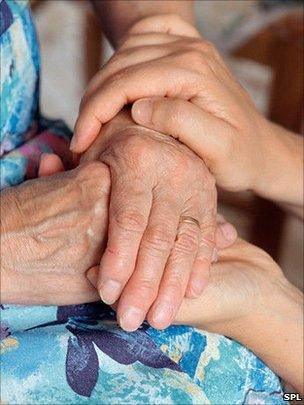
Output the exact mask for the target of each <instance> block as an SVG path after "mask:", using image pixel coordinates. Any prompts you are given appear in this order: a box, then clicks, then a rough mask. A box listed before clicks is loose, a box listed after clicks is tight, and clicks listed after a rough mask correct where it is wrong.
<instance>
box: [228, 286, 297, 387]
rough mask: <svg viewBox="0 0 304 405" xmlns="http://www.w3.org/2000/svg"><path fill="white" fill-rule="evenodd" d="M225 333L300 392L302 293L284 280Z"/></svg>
mask: <svg viewBox="0 0 304 405" xmlns="http://www.w3.org/2000/svg"><path fill="white" fill-rule="evenodd" d="M276 289H277V290H279V293H278V294H276V293H275V292H274V294H273V297H269V298H268V299H267V300H266V302H265V307H264V308H261V309H260V310H258V311H257V312H258V313H257V314H254V315H253V316H252V319H250V320H248V322H247V323H246V322H245V323H244V321H243V320H242V322H241V323H240V325H239V327H236V328H234V330H233V331H232V332H230V334H229V336H230V337H231V338H233V339H235V340H237V341H239V342H240V343H242V344H243V345H244V346H246V347H248V348H249V349H250V350H252V351H253V352H254V353H255V354H256V355H257V356H258V357H260V358H261V359H262V360H263V361H264V362H265V363H266V364H267V365H268V366H269V367H270V368H271V369H272V370H273V371H274V372H275V373H277V374H278V375H279V376H280V377H281V378H282V379H283V380H284V381H286V382H288V383H289V384H290V385H292V386H293V387H294V389H296V390H297V391H298V392H300V393H303V294H302V293H301V292H300V291H299V290H297V289H296V288H295V287H294V286H292V285H291V284H289V283H288V282H287V281H286V285H280V286H274V291H275V290H276Z"/></svg>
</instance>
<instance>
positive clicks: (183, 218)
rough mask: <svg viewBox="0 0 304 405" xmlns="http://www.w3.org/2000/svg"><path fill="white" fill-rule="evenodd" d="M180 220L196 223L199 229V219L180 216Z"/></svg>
mask: <svg viewBox="0 0 304 405" xmlns="http://www.w3.org/2000/svg"><path fill="white" fill-rule="evenodd" d="M181 222H187V223H188V224H192V225H196V226H198V227H199V229H201V225H200V223H199V221H198V220H197V219H195V218H193V217H190V216H183V217H181Z"/></svg>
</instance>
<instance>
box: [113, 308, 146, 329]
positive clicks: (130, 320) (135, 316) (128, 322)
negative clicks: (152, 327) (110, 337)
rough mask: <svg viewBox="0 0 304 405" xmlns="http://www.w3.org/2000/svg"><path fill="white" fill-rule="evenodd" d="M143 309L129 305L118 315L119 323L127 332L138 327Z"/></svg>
mask: <svg viewBox="0 0 304 405" xmlns="http://www.w3.org/2000/svg"><path fill="white" fill-rule="evenodd" d="M144 317H145V316H144V314H143V311H142V310H141V309H140V308H137V307H129V308H128V309H127V310H126V312H125V313H124V314H123V315H121V316H120V317H119V324H120V327H121V328H122V329H124V330H125V331H127V332H133V331H134V330H136V329H138V328H139V327H140V325H141V324H142V322H143V320H144Z"/></svg>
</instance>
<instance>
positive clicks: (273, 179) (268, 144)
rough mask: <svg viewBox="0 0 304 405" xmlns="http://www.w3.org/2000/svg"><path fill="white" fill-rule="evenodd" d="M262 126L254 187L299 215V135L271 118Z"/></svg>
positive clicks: (300, 163) (301, 138)
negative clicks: (258, 166) (260, 154)
mask: <svg viewBox="0 0 304 405" xmlns="http://www.w3.org/2000/svg"><path fill="white" fill-rule="evenodd" d="M265 128H266V129H265V132H266V133H265V136H264V137H263V138H264V140H265V141H264V142H263V143H264V145H262V148H261V150H262V156H261V159H262V160H263V164H261V165H260V168H259V169H258V170H259V171H258V176H257V177H256V182H255V186H254V191H255V192H256V193H257V194H259V195H260V196H262V197H265V198H268V199H270V200H273V201H275V202H277V203H279V204H280V205H283V206H284V204H286V209H288V210H292V211H293V212H295V213H296V214H297V215H298V216H301V211H302V210H301V208H302V207H303V137H301V136H299V135H297V134H295V133H293V132H291V131H288V130H287V129H285V128H283V127H280V126H278V125H276V124H273V123H271V122H267V124H266V126H265ZM295 210H296V211H295ZM302 214H303V212H302Z"/></svg>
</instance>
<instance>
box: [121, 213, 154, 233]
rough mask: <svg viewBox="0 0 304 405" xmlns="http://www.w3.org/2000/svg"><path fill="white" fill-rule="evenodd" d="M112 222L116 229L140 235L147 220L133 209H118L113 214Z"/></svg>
mask: <svg viewBox="0 0 304 405" xmlns="http://www.w3.org/2000/svg"><path fill="white" fill-rule="evenodd" d="M114 220H115V222H116V224H117V225H118V227H119V228H120V229H122V230H123V231H125V232H128V233H129V232H130V233H142V232H143V231H144V229H145V227H146V222H147V219H146V217H145V216H144V215H142V214H141V213H140V212H138V211H136V210H133V209H120V210H118V211H116V212H115V213H114Z"/></svg>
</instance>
